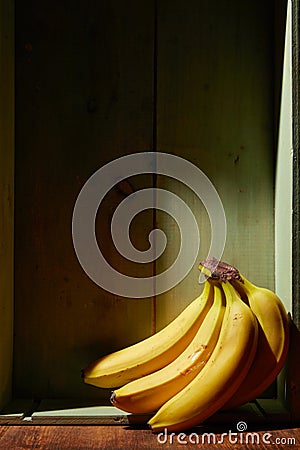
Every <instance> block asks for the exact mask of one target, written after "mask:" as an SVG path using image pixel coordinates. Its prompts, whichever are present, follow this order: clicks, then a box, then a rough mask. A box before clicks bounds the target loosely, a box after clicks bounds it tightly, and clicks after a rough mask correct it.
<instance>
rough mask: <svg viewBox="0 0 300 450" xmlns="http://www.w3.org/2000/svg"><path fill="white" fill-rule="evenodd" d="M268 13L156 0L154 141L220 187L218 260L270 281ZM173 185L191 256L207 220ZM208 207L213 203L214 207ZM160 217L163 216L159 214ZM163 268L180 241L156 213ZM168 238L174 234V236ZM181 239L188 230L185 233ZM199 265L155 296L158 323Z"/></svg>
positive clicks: (264, 8) (260, 7) (181, 297)
mask: <svg viewBox="0 0 300 450" xmlns="http://www.w3.org/2000/svg"><path fill="white" fill-rule="evenodd" d="M272 21H273V16H272V14H270V8H269V4H267V3H261V2H260V1H258V0H257V1H254V2H251V4H250V5H249V4H248V3H247V4H246V3H243V2H239V1H237V0H234V1H230V2H224V3H222V4H221V5H218V8H216V5H215V4H214V3H212V2H210V1H209V0H207V1H203V2H198V1H197V0H195V1H194V0H192V1H190V2H189V3H188V5H186V4H184V3H183V2H181V1H180V0H175V1H174V0H172V1H168V0H167V1H164V2H159V3H158V24H157V28H158V43H159V48H158V63H157V67H158V74H157V80H158V87H157V102H158V103H157V120H158V123H157V147H158V149H159V150H161V151H166V152H169V153H174V154H176V155H178V156H181V157H183V158H185V159H187V160H189V161H191V162H192V163H194V164H195V165H196V166H197V167H199V168H200V169H201V170H202V171H203V172H204V173H205V174H206V175H207V176H208V177H209V179H210V180H211V182H212V183H213V185H214V186H215V188H216V189H217V191H218V192H219V195H220V198H221V201H222V203H223V206H224V210H225V214H226V219H227V241H226V247H225V251H224V254H223V259H224V260H225V261H228V262H229V263H231V264H233V265H236V266H237V267H238V268H239V269H240V271H241V272H242V273H243V274H244V275H245V276H246V277H248V278H249V279H250V280H252V281H253V282H255V283H256V284H258V285H262V286H266V287H269V288H271V289H272V288H274V277H275V273H274V146H273V145H274V142H273V117H274V111H273V98H274V85H273V58H274V54H273V22H272ZM157 184H158V187H161V188H165V189H170V190H174V191H175V193H178V195H179V196H180V197H181V198H183V199H184V201H186V202H187V203H188V205H189V206H190V208H191V209H192V211H193V212H194V215H195V217H196V220H197V222H198V225H199V230H200V235H201V246H200V251H199V260H201V259H204V258H205V257H206V255H207V249H208V248H209V246H210V239H211V230H210V222H209V218H208V216H207V214H206V213H205V209H204V207H203V205H202V203H201V201H200V200H198V201H197V199H196V198H195V196H194V195H193V194H192V193H191V192H190V191H189V189H188V188H187V187H186V186H178V183H176V182H174V181H173V180H171V179H165V178H163V177H158V181H157ZM212 207H213V206H212ZM165 216H166V215H165ZM157 225H158V226H159V227H160V228H162V229H164V228H166V230H167V232H168V234H169V235H171V239H170V247H171V248H170V249H169V248H168V252H166V253H165V254H164V256H163V257H162V258H161V260H160V261H159V263H158V271H160V270H163V269H164V268H165V267H169V266H170V265H171V263H172V262H173V261H174V258H175V257H176V252H177V251H178V248H179V242H178V241H179V233H178V232H176V230H175V231H173V230H174V228H176V227H175V225H174V222H172V221H171V219H169V218H168V217H163V215H160V216H158V220H157ZM172 238H173V240H172ZM187 238H189V237H187ZM197 280H198V269H197V267H194V268H193V269H192V270H191V272H190V273H189V275H188V276H187V277H186V279H185V280H184V281H183V282H182V283H181V284H179V285H178V286H177V287H176V288H175V289H173V290H172V291H171V292H168V293H166V294H165V295H162V296H159V297H158V299H157V326H158V328H161V327H162V326H163V325H165V324H166V322H167V321H168V320H169V319H170V318H173V317H175V316H176V315H177V314H178V312H179V311H181V310H182V309H183V308H184V307H185V306H186V305H187V304H188V303H189V302H190V301H191V300H192V299H193V298H194V297H195V296H196V295H197V294H198V293H199V285H198V283H197Z"/></svg>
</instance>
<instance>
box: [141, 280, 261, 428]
mask: <svg viewBox="0 0 300 450" xmlns="http://www.w3.org/2000/svg"><path fill="white" fill-rule="evenodd" d="M222 286H223V289H224V292H225V296H226V302H227V304H226V310H225V314H224V319H223V324H222V328H221V332H220V336H219V339H218V342H217V345H216V347H215V349H214V351H213V353H212V355H211V357H210V359H209V360H208V362H207V363H206V365H205V366H204V368H203V369H202V371H201V372H200V373H199V374H198V375H197V376H196V377H195V378H194V379H193V380H192V381H191V382H190V383H189V384H188V385H187V386H186V387H185V388H183V389H182V390H181V391H180V392H179V393H178V394H176V395H175V396H174V397H172V398H171V399H170V400H168V401H167V402H166V403H165V404H164V405H163V406H162V407H161V408H160V409H159V410H158V411H157V413H156V414H155V415H154V416H153V417H152V418H151V419H150V421H149V422H148V423H149V425H150V426H151V428H152V430H153V431H155V432H159V431H162V430H164V429H165V428H167V430H168V431H181V430H184V429H187V428H190V427H192V426H194V425H197V424H199V423H201V422H202V421H204V420H205V419H207V418H208V417H209V416H211V415H212V414H214V413H215V412H216V411H217V410H219V409H220V408H221V407H222V406H224V404H225V403H226V402H227V401H228V400H229V398H231V397H232V395H233V394H234V392H235V391H236V390H237V389H238V387H239V386H240V384H241V383H242V381H243V380H244V378H245V376H246V374H247V372H248V370H249V368H250V365H251V364H252V361H253V358H254V355H255V352H256V347H257V337H258V326H257V321H256V318H255V316H254V314H253V313H252V311H251V310H250V308H249V307H248V306H247V305H246V304H245V303H244V302H243V301H242V300H241V298H240V297H239V295H238V294H237V292H236V291H235V289H234V288H233V287H232V286H231V285H230V283H228V282H227V283H222Z"/></svg>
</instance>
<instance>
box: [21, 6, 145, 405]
mask: <svg viewBox="0 0 300 450" xmlns="http://www.w3.org/2000/svg"><path fill="white" fill-rule="evenodd" d="M152 6H153V5H152V1H151V0H146V1H143V2H139V3H138V4H137V3H136V2H134V1H133V0H130V1H129V2H123V1H121V0H114V1H109V0H105V1H102V2H94V1H93V2H92V4H90V3H88V2H85V1H80V2H78V3H77V5H76V8H71V9H70V10H69V9H68V8H67V6H66V4H65V3H57V4H56V5H53V2H51V1H48V0H47V1H46V2H43V4H37V3H36V2H35V1H29V2H27V3H26V5H25V4H23V3H22V2H21V3H20V4H19V5H18V9H17V16H16V21H17V34H16V40H17V42H16V57H17V67H16V73H17V91H18V96H17V102H16V109H17V124H16V208H17V215H16V247H15V254H16V264H15V269H16V275H15V280H16V293H15V294H16V300H15V310H16V317H15V350H14V364H15V374H14V384H15V387H16V390H17V392H18V393H20V395H32V394H34V395H35V396H37V397H41V398H45V397H47V396H49V397H57V396H58V397H62V396H63V397H64V396H69V397H73V396H75V395H76V396H80V395H81V396H82V397H83V398H85V399H86V398H98V399H106V398H107V391H106V390H101V389H96V388H93V387H91V386H87V385H85V384H84V383H83V382H82V380H81V369H83V368H84V367H85V366H86V365H87V364H89V363H90V362H91V361H93V360H94V359H97V358H99V357H101V356H103V355H104V354H106V353H110V352H111V351H113V350H116V349H119V348H122V347H124V346H126V345H129V344H131V343H133V342H136V341H138V340H140V339H142V338H144V337H146V336H147V335H150V334H151V332H152V317H151V315H152V306H151V299H145V300H142V301H141V300H139V299H137V300H136V299H127V298H123V297H121V296H117V295H115V294H111V293H109V292H106V291H104V290H103V289H101V288H100V287H98V286H97V285H96V284H95V283H93V282H92V281H91V280H90V279H89V277H88V276H87V275H86V273H85V272H84V270H83V269H82V268H81V266H80V264H79V262H78V260H77V258H76V255H75V251H74V248H73V244H72V234H71V224H72V213H73V207H74V205H75V201H76V198H77V196H78V194H79V192H80V190H81V188H82V187H83V185H84V183H85V182H86V181H87V180H88V178H89V177H90V176H91V175H92V174H93V173H94V172H95V171H96V170H97V169H99V168H100V167H102V166H104V165H105V164H106V163H108V162H109V161H111V160H114V159H115V158H118V157H120V156H123V155H125V154H128V153H132V152H138V151H145V150H149V149H151V145H152V110H153V8H152ZM151 182H152V177H147V176H145V177H142V176H141V177H136V178H135V179H134V180H132V185H133V187H134V188H135V189H139V186H141V185H142V186H145V185H147V184H148V185H149V184H150V185H151ZM123 199H124V193H123V192H122V189H119V188H117V187H115V188H113V189H112V190H111V192H110V193H109V194H108V195H107V197H106V198H105V199H104V202H103V205H101V207H100V208H99V214H98V216H97V220H96V234H97V238H98V241H99V246H100V247H101V250H102V252H103V254H104V256H105V257H106V258H107V260H108V261H109V262H110V263H111V264H112V265H113V266H114V267H115V268H116V270H119V271H121V272H122V273H124V272H125V273H128V275H129V276H135V275H136V276H138V275H139V276H141V275H142V276H143V275H144V274H145V273H146V274H147V273H148V272H150V273H152V267H151V266H149V265H148V266H147V267H142V268H141V267H138V265H137V264H135V263H131V262H130V261H129V262H128V261H126V260H124V258H120V255H119V254H118V252H117V251H116V250H115V249H114V245H113V243H112V240H111V237H110V223H111V219H112V215H113V212H114V210H115V208H116V206H117V205H118V204H119V203H120V202H121V201H122V200H123ZM152 222H153V219H152V214H151V213H150V214H148V215H147V214H146V215H145V216H144V218H143V219H142V218H138V219H137V223H135V224H133V231H134V233H135V236H134V242H135V244H136V245H137V246H139V247H143V246H144V247H145V245H147V238H148V233H147V231H148V229H149V228H150V229H151V228H152ZM24 318H26V319H25V320H24ZM137 318H138V319H139V320H137Z"/></svg>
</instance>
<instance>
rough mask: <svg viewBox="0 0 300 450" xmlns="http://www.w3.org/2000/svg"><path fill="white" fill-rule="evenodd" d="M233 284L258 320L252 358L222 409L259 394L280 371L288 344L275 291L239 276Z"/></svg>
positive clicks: (283, 313) (285, 321)
mask: <svg viewBox="0 0 300 450" xmlns="http://www.w3.org/2000/svg"><path fill="white" fill-rule="evenodd" d="M232 284H233V285H234V286H235V287H236V289H237V290H238V291H239V292H240V293H241V295H242V296H243V297H245V301H248V302H249V306H250V308H251V310H252V311H253V313H254V314H255V315H256V318H257V319H258V323H259V334H258V346H257V353H256V355H255V359H254V361H253V364H252V366H251V367H250V370H249V372H248V374H247V376H246V378H245V379H244V381H243V383H242V384H241V386H240V387H239V389H238V390H237V391H236V392H235V393H234V395H233V397H232V398H231V399H230V400H229V401H228V402H227V403H226V405H225V406H224V408H223V409H231V408H235V407H238V406H240V405H242V404H243V403H246V402H248V401H250V400H253V399H255V398H256V397H257V396H259V395H260V394H261V393H262V392H263V391H264V390H265V389H266V388H267V387H268V386H269V385H270V384H271V383H272V382H273V381H274V380H275V379H276V377H277V375H278V374H279V372H280V371H281V369H282V367H283V364H284V361H285V358H286V356H287V353H288V347H289V323H288V316H287V313H286V311H285V308H284V306H283V304H282V303H281V301H280V299H279V298H278V297H277V295H276V294H274V292H272V291H270V290H268V289H265V288H260V287H257V286H255V285H254V284H252V283H250V281H248V280H247V279H246V278H245V277H243V276H242V275H241V281H233V282H232Z"/></svg>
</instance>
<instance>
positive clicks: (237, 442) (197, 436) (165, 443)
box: [0, 425, 300, 450]
mask: <svg viewBox="0 0 300 450" xmlns="http://www.w3.org/2000/svg"><path fill="white" fill-rule="evenodd" d="M236 431H237V430H236V429H235V430H231V432H230V429H229V428H228V426H226V425H221V426H220V425H218V427H213V426H210V427H209V428H208V427H207V428H205V427H196V428H194V429H193V430H190V431H189V432H187V433H186V434H176V435H174V434H168V435H166V434H164V433H162V434H160V435H159V434H158V435H156V434H153V433H152V432H151V431H150V430H149V429H147V428H146V427H132V426H128V425H125V426H120V425H116V426H106V425H101V426H90V425H85V426H69V425H51V426H41V425H38V426H33V425H23V426H18V425H9V426H2V427H0V448H1V449H5V450H14V449H18V450H21V449H40V450H41V449H47V450H52V449H53V450H54V449H55V450H64V449H66V450H72V449H82V450H92V449H93V450H94V449H95V450H96V449H97V450H99V449H101V450H104V449H105V450H110V449H111V450H118V449H130V450H140V449H141V450H142V449H147V450H152V449H161V448H172V449H176V448H181V449H182V448H185V449H192V448H197V449H203V450H204V449H205V450H210V449H212V448H213V449H223V450H225V449H229V448H230V449H232V448H233V449H241V448H243V449H246V450H249V449H251V450H252V449H261V450H263V449H268V450H270V449H272V450H273V449H293V450H296V449H297V450H299V449H300V428H289V427H288V426H287V427H285V426H278V425H277V427H276V429H274V428H272V427H271V426H269V427H268V426H260V427H258V426H251V427H248V430H247V431H246V432H241V433H237V434H236ZM225 433H226V434H225ZM234 433H235V434H234Z"/></svg>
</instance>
